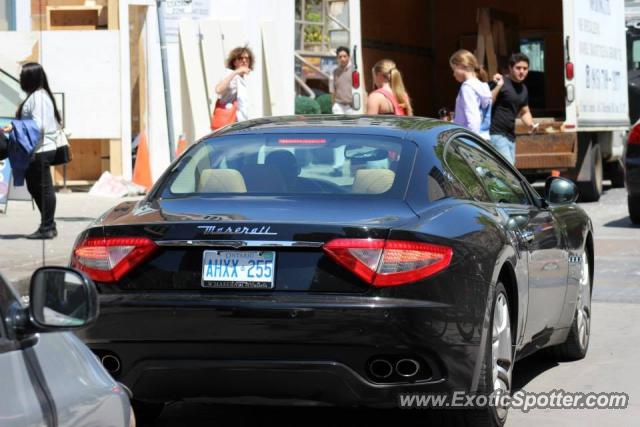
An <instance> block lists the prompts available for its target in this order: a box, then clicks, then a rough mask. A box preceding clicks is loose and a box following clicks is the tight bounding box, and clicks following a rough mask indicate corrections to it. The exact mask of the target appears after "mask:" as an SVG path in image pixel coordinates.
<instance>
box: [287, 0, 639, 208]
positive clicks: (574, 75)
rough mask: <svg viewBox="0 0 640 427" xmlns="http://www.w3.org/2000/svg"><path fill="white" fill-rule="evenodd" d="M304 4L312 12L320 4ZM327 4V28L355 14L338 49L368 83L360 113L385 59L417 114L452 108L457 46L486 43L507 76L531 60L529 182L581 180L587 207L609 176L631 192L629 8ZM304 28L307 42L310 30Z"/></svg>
mask: <svg viewBox="0 0 640 427" xmlns="http://www.w3.org/2000/svg"><path fill="white" fill-rule="evenodd" d="M297 1H298V3H300V2H302V1H303V0H297ZM304 1H305V3H306V7H309V6H308V4H310V3H314V2H313V1H312V0H304ZM324 6H325V9H324V10H325V12H326V20H327V22H329V24H328V25H329V27H331V24H330V22H331V17H330V16H329V15H330V12H331V10H334V11H335V10H341V13H342V14H343V19H344V14H345V12H344V11H345V9H347V10H348V22H349V25H348V26H346V27H348V28H343V27H344V26H342V27H340V28H338V30H340V29H341V30H344V31H346V30H348V31H346V35H348V38H347V39H346V38H345V33H344V31H343V33H340V34H339V35H340V38H336V43H337V42H338V41H340V42H342V43H343V44H344V43H345V42H346V41H347V40H348V43H349V47H351V49H352V51H353V52H355V55H354V60H355V62H356V63H357V64H358V65H359V71H360V73H361V80H362V81H363V83H364V82H366V84H361V85H360V87H359V88H357V89H356V88H354V91H356V92H359V94H360V96H361V97H362V99H363V102H362V106H361V110H360V111H361V112H364V106H365V102H364V100H365V93H364V87H366V88H367V89H368V90H371V87H372V86H371V71H370V70H371V67H372V66H373V64H374V63H375V62H376V61H377V60H379V59H381V58H385V57H387V58H391V59H393V60H395V61H396V63H397V65H398V68H399V69H400V70H401V72H402V73H403V75H404V79H405V85H406V86H407V88H408V91H409V93H410V95H411V97H412V100H413V104H414V110H415V112H416V114H417V115H421V116H429V117H434V116H435V115H436V114H437V111H438V110H439V109H440V108H441V107H447V108H449V109H452V108H453V106H454V103H455V97H456V93H457V90H458V85H457V83H456V82H455V81H454V79H453V78H452V76H451V70H450V68H449V64H448V60H449V56H450V55H451V54H452V53H453V52H454V51H455V50H457V49H459V48H466V49H469V50H471V51H475V50H476V48H477V47H478V43H479V41H480V39H482V41H483V42H484V43H485V45H486V44H487V43H490V44H491V45H492V47H493V50H494V51H495V56H494V58H493V61H492V60H490V58H489V56H488V55H487V57H486V58H484V63H485V64H486V66H487V68H494V69H495V70H496V71H498V70H500V71H504V70H505V67H506V65H507V61H508V57H509V55H510V54H511V53H512V52H517V51H522V52H524V53H526V54H527V55H528V56H529V57H530V59H531V63H530V73H529V77H528V79H527V81H526V82H525V83H526V84H527V87H528V89H529V94H530V97H529V105H530V107H531V110H532V112H533V115H534V119H535V120H536V121H538V122H540V126H539V128H538V129H539V130H538V131H537V132H536V133H535V134H533V135H529V134H528V133H526V132H519V130H520V129H522V128H521V127H520V126H517V138H516V142H517V163H516V165H517V167H518V168H519V169H520V170H521V171H522V172H523V173H524V174H525V175H526V176H528V177H530V179H532V180H534V179H536V178H539V177H542V176H545V175H549V174H550V173H552V171H559V173H560V174H561V175H562V176H566V177H569V178H571V179H573V180H575V181H576V182H577V184H578V186H579V188H580V191H581V200H582V201H596V200H598V199H599V198H600V195H601V193H602V181H603V178H604V177H605V176H607V177H608V178H610V179H611V181H612V184H613V185H614V186H622V185H624V180H623V176H624V175H623V168H622V161H621V160H622V156H623V149H624V137H625V134H626V132H627V131H628V128H629V107H628V104H629V102H628V96H627V58H626V56H627V54H626V35H625V12H624V6H625V5H624V0H584V1H582V0H580V1H578V0H538V1H537V2H535V3H531V2H516V1H513V2H503V1H488V0H484V1H483V0H448V1H446V2H443V1H437V0H428V1H424V0H404V1H399V2H395V3H394V4H393V7H389V4H388V2H387V1H386V0H324ZM482 11H488V13H489V15H490V21H491V31H490V32H489V33H485V34H482V32H481V31H479V25H478V22H479V16H480V14H481V13H482ZM336 26H338V25H337V24H336ZM334 28H335V26H334ZM297 30H298V33H297V34H300V37H302V38H303V36H302V34H304V31H299V30H300V28H299V27H298V28H297ZM327 34H329V37H328V39H327V40H328V42H327V46H329V47H330V48H333V49H335V47H337V46H331V41H332V38H331V36H332V34H331V31H329V32H328V33H327ZM489 36H490V37H489ZM334 44H335V43H334ZM300 45H304V40H301V43H300ZM488 50H489V49H487V51H488ZM492 63H493V67H492ZM490 71H494V70H490ZM522 130H523V129H522Z"/></svg>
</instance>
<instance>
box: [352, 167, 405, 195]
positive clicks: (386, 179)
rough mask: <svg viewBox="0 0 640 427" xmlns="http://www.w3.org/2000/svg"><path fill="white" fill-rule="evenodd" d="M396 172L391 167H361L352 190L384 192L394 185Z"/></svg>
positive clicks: (358, 192) (370, 192) (354, 192)
mask: <svg viewBox="0 0 640 427" xmlns="http://www.w3.org/2000/svg"><path fill="white" fill-rule="evenodd" d="M395 179H396V174H395V172H393V171H391V170H389V169H360V170H358V171H357V172H356V177H355V179H354V180H353V186H352V187H351V192H352V193H353V194H382V193H386V192H387V191H389V189H391V187H392V186H393V181H394V180H395Z"/></svg>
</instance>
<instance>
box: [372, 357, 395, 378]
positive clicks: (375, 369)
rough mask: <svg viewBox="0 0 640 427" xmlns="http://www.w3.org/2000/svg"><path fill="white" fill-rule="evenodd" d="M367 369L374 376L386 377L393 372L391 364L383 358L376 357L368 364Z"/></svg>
mask: <svg viewBox="0 0 640 427" xmlns="http://www.w3.org/2000/svg"><path fill="white" fill-rule="evenodd" d="M369 370H370V371H371V374H372V375H373V376H374V377H376V378H387V377H389V376H391V374H392V373H393V366H391V363H389V362H388V361H386V360H384V359H376V360H374V361H373V362H371V363H370V364H369Z"/></svg>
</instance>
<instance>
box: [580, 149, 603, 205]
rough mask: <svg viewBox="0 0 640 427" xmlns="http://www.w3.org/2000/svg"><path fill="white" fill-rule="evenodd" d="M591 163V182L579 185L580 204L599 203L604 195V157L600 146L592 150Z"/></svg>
mask: <svg viewBox="0 0 640 427" xmlns="http://www.w3.org/2000/svg"><path fill="white" fill-rule="evenodd" d="M590 162H591V164H590V165H589V168H590V169H591V174H590V175H591V181H580V182H578V183H577V185H578V189H579V190H580V200H579V201H580V202H597V201H598V200H600V196H601V195H602V155H601V153H600V146H599V145H598V144H595V145H593V147H592V148H591V158H590Z"/></svg>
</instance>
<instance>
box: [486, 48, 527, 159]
mask: <svg viewBox="0 0 640 427" xmlns="http://www.w3.org/2000/svg"><path fill="white" fill-rule="evenodd" d="M528 73H529V58H528V57H527V56H526V55H525V54H523V53H514V54H513V55H511V58H509V75H507V76H502V75H501V74H496V75H495V76H493V81H492V82H491V83H490V86H491V96H492V97H493V111H492V113H491V129H490V131H489V133H490V134H491V144H492V145H493V146H494V148H495V149H496V150H498V152H499V153H500V154H502V155H503V156H504V157H505V158H506V159H507V160H509V161H510V162H511V163H512V164H515V162H516V143H515V141H516V132H515V127H516V123H515V121H516V118H518V117H521V118H522V121H523V122H524V124H525V125H527V126H529V131H530V132H533V131H534V130H535V129H536V128H537V126H538V125H537V124H534V122H533V117H532V116H531V111H530V110H529V92H528V91H527V87H526V86H525V85H524V83H523V81H524V79H526V78H527V74H528Z"/></svg>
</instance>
